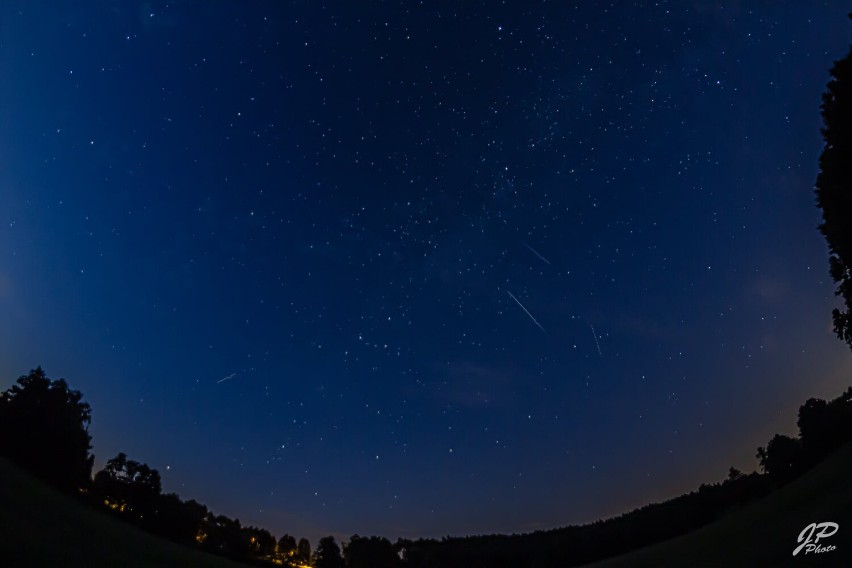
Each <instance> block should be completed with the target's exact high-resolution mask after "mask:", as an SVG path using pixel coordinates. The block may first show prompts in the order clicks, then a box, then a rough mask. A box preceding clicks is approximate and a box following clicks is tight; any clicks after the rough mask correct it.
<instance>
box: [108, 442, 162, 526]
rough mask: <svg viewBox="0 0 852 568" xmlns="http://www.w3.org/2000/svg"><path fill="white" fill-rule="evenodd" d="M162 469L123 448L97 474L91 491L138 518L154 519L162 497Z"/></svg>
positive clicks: (114, 506)
mask: <svg viewBox="0 0 852 568" xmlns="http://www.w3.org/2000/svg"><path fill="white" fill-rule="evenodd" d="M160 490H161V482H160V472H158V471H157V470H156V469H152V468H150V467H148V465H147V464H144V463H140V462H138V461H135V460H129V459H127V456H126V455H125V454H124V453H123V452H122V453H119V454H118V455H117V456H115V457H114V458H112V459H111V460H109V461H108V462H107V463H106V466H104V468H103V469H102V470H101V471H99V472H98V473H96V474H95V480H94V483H93V484H92V492H93V493H94V494H95V495H97V496H98V497H100V498H101V499H103V500H104V501H105V502H106V504H107V505H108V506H109V507H110V508H112V509H115V510H117V511H119V512H122V513H125V514H127V515H129V516H131V517H133V518H135V519H137V520H145V519H147V520H148V521H153V518H154V514H155V513H156V511H157V504H158V501H159V499H160Z"/></svg>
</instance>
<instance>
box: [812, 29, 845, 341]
mask: <svg viewBox="0 0 852 568" xmlns="http://www.w3.org/2000/svg"><path fill="white" fill-rule="evenodd" d="M850 17H852V15H850ZM831 76H832V79H831V81H830V82H829V83H828V90H827V91H826V92H825V93H824V94H823V96H822V120H823V129H822V134H823V137H824V138H825V147H824V148H823V151H822V155H821V156H820V158H819V167H820V171H819V175H818V176H817V181H816V196H817V206H819V207H820V208H821V209H822V217H823V222H822V223H821V224H820V226H819V230H820V231H821V232H822V234H823V236H825V240H826V241H827V242H828V250H829V254H830V257H829V271H830V273H831V277H832V278H833V279H834V281H835V282H836V283H837V287H836V289H835V294H836V295H837V296H840V297H842V298H843V301H844V304H845V306H844V308H843V309H838V308H835V309H834V310H833V311H832V317H833V320H834V331H835V333H837V336H838V337H839V338H840V339H842V340H843V341H845V342H846V343H848V344H849V347H850V348H852V50H850V52H849V54H848V55H846V57H844V58H843V59H841V60H839V61H836V62H835V63H834V67H833V68H832V69H831Z"/></svg>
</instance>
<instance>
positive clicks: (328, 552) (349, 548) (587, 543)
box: [0, 368, 852, 568]
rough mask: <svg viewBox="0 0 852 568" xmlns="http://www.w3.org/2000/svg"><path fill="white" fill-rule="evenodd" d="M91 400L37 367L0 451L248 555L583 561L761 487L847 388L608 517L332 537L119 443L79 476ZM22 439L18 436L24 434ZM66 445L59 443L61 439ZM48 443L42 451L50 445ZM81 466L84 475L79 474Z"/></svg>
mask: <svg viewBox="0 0 852 568" xmlns="http://www.w3.org/2000/svg"><path fill="white" fill-rule="evenodd" d="M90 414H91V411H90V408H89V405H88V404H86V403H85V402H82V395H81V394H80V393H79V392H78V391H73V390H70V389H69V388H68V385H67V384H66V383H65V381H63V380H59V381H51V380H49V379H48V378H47V377H46V375H45V373H44V371H42V370H41V369H40V368H38V369H35V370H33V371H31V372H30V373H29V374H28V375H25V376H22V377H20V378H19V379H18V382H17V384H16V385H14V386H13V387H12V388H10V389H9V390H7V391H5V392H3V393H2V394H0V425H2V430H0V440H2V445H0V453H2V455H3V456H5V457H6V458H9V459H11V460H12V461H14V462H16V463H18V464H19V465H21V466H22V467H25V468H26V469H28V470H29V471H31V472H32V473H33V474H35V475H37V476H38V477H40V478H42V479H44V480H45V481H48V482H50V483H52V484H54V485H55V486H56V487H59V488H60V489H63V490H65V491H69V492H72V493H74V494H76V495H78V496H79V495H80V494H81V493H80V490H83V492H84V493H83V494H84V495H85V496H86V498H87V499H88V500H89V502H91V503H94V504H95V505H97V506H99V507H102V508H105V509H106V510H107V511H109V512H110V513H111V514H113V515H116V516H117V517H119V518H121V519H123V520H125V521H128V522H131V523H133V524H135V525H137V526H139V527H140V528H142V529H145V530H147V531H150V532H152V533H155V534H158V535H161V536H164V537H166V538H169V539H171V540H174V541H176V542H180V543H183V544H186V545H190V546H195V547H198V548H201V549H202V550H206V551H209V552H212V553H215V554H219V555H223V556H227V557H229V558H233V559H235V560H239V561H243V562H250V563H264V564H265V563H269V562H275V563H276V564H279V565H285V566H287V565H289V566H300V565H312V566H315V567H316V568H455V567H459V568H461V567H465V568H476V567H489V568H502V567H506V568H509V567H511V568H520V567H565V566H576V565H580V564H584V563H587V562H593V561H596V560H600V559H603V558H606V557H609V556H614V555H618V554H622V553H625V552H629V551H631V550H634V549H636V548H639V547H642V546H647V545H649V544H653V543H657V542H660V541H663V540H667V539H670V538H673V537H675V536H679V535H681V534H685V533H687V532H690V531H692V530H695V529H697V528H699V527H701V526H703V525H706V524H707V523H710V522H712V521H714V520H717V519H719V518H721V517H724V516H725V515H727V514H728V513H730V512H731V511H734V510H736V509H738V508H740V507H742V506H743V505H745V504H747V503H749V502H751V501H754V500H755V499H758V498H760V497H763V496H764V495H766V494H767V493H768V492H770V491H772V490H773V489H775V488H777V487H778V486H780V485H783V484H785V483H787V482H789V481H790V480H791V479H793V478H794V477H796V476H798V475H800V474H801V473H803V472H804V471H806V470H807V469H808V468H810V467H812V466H813V465H815V464H817V463H818V462H820V461H821V460H823V459H825V457H826V456H828V455H829V454H831V453H832V452H834V451H835V450H836V449H838V448H839V447H840V446H842V445H844V444H847V443H850V442H852V387H850V388H849V389H847V390H846V391H845V392H844V393H843V394H842V395H841V396H839V397H838V398H836V399H834V400H830V401H825V400H821V399H815V398H812V399H810V400H808V401H807V402H806V403H805V404H804V405H802V406H801V407H800V408H799V414H798V428H799V435H798V436H797V437H790V436H784V435H780V434H776V435H775V436H774V437H773V438H772V439H771V440H769V443H768V444H767V445H766V447H760V448H758V450H757V458H758V460H759V463H760V468H761V469H762V473H757V472H752V473H749V474H744V473H742V472H740V471H738V470H736V469H734V468H730V470H729V472H728V476H727V479H725V480H724V481H722V482H719V483H712V484H702V485H701V486H700V487H699V488H698V490H697V491H693V492H690V493H688V494H686V495H681V496H679V497H676V498H674V499H670V500H668V501H664V502H662V503H654V504H651V505H647V506H645V507H642V508H640V509H636V510H634V511H631V512H628V513H625V514H623V515H620V516H618V517H614V518H611V519H607V520H602V521H597V522H594V523H591V524H587V525H582V526H569V527H564V528H558V529H553V530H549V531H538V532H535V533H531V534H523V535H511V536H508V535H490V536H472V537H464V538H444V539H442V540H434V539H419V540H414V541H412V540H402V539H400V540H398V541H397V542H396V543H393V544H392V543H391V542H390V541H389V540H387V539H386V538H381V537H361V536H358V535H354V536H352V537H351V538H350V539H349V541H348V542H345V543H343V544H342V546H341V545H338V543H337V542H336V540H335V539H334V537H332V536H328V537H324V538H322V539H320V541H319V542H318V544H317V548H316V550H315V551H314V552H313V554H312V553H311V546H310V543H309V542H308V541H307V540H306V539H300V540H298V541H297V540H296V539H295V538H294V537H292V536H290V535H286V534H285V535H284V536H282V537H281V538H280V539H278V540H277V541H276V539H275V538H274V537H273V535H272V534H271V533H270V532H269V531H267V530H265V529H262V528H257V527H252V526H248V527H247V526H243V525H242V524H241V523H240V521H239V519H231V518H229V517H226V516H224V515H216V514H214V513H213V512H212V511H210V510H208V509H207V507H206V506H204V505H202V504H200V503H198V502H196V501H193V500H190V501H183V500H181V499H180V497H178V496H177V495H175V494H174V493H166V494H164V493H162V487H161V480H160V475H159V472H158V471H157V470H156V469H153V468H151V467H149V466H148V465H146V464H144V463H140V462H137V461H135V460H132V459H128V458H127V456H126V455H125V454H123V453H120V454H118V455H117V456H116V457H114V458H112V459H111V460H109V461H108V462H107V463H106V465H105V466H104V468H103V469H102V470H101V471H99V472H97V473H96V474H95V476H94V479H92V478H91V477H89V472H90V471H91V464H92V455H91V453H90V449H91V445H90V437H89V435H88V424H89V421H90ZM21 440H24V441H26V442H27V443H22V442H21ZM66 443H68V444H71V445H70V446H65V444H66ZM54 450H55V452H56V453H55V454H53V453H49V452H54ZM81 472H82V474H81Z"/></svg>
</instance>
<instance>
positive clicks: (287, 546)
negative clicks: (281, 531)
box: [275, 534, 310, 562]
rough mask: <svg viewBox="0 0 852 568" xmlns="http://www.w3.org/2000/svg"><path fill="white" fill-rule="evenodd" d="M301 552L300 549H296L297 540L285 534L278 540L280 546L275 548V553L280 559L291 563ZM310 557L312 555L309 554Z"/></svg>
mask: <svg viewBox="0 0 852 568" xmlns="http://www.w3.org/2000/svg"><path fill="white" fill-rule="evenodd" d="M298 552H299V549H298V548H297V547H296V539H295V538H294V537H292V536H290V535H289V534H285V535H284V536H282V537H281V538H279V539H278V544H277V546H276V547H275V553H276V554H277V555H278V559H279V560H282V561H285V562H289V561H290V560H293V559H294V558H296V554H297V553H298ZM308 556H310V554H308Z"/></svg>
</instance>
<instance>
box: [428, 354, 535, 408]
mask: <svg viewBox="0 0 852 568" xmlns="http://www.w3.org/2000/svg"><path fill="white" fill-rule="evenodd" d="M436 374H438V377H437V378H439V379H440V380H441V386H440V387H439V388H437V389H436V390H435V393H436V396H437V397H438V398H439V399H441V400H443V401H444V402H448V403H451V404H458V405H461V406H468V407H487V406H504V405H507V404H509V403H510V402H511V401H512V399H513V398H514V388H513V384H514V381H515V379H517V378H518V376H519V375H518V373H517V372H515V371H514V370H512V369H507V368H505V367H497V366H494V365H487V364H483V363H479V362H474V361H451V362H449V363H448V364H443V365H440V366H438V367H437V368H436Z"/></svg>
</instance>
